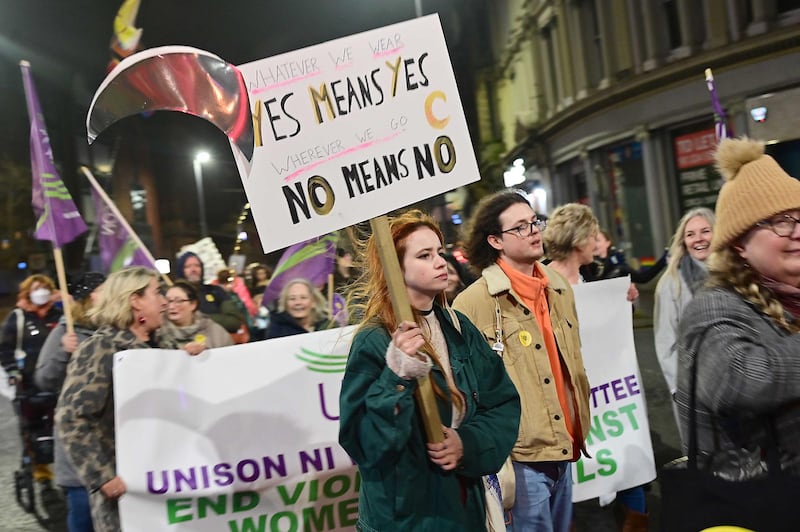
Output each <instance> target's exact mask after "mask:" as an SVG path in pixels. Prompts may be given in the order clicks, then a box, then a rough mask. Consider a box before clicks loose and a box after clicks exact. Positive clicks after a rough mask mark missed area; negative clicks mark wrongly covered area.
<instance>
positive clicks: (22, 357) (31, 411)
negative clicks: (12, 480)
mask: <svg viewBox="0 0 800 532" xmlns="http://www.w3.org/2000/svg"><path fill="white" fill-rule="evenodd" d="M58 299H59V295H58V292H57V291H56V285H55V283H54V282H53V280H52V279H50V278H49V277H47V276H46V275H40V274H36V275H31V276H30V277H28V278H27V279H25V280H24V281H22V283H21V284H20V285H19V294H18V296H17V306H16V308H15V309H14V310H13V311H11V313H10V314H9V315H8V317H7V318H6V321H5V322H4V323H3V328H2V332H1V333H0V363H2V365H3V369H4V370H5V371H6V373H7V374H8V375H9V377H8V378H9V379H10V381H11V383H12V384H14V385H15V386H16V388H17V396H18V397H20V396H22V395H23V394H24V395H25V396H32V395H34V394H36V393H38V392H39V389H38V388H37V386H36V383H35V382H34V380H33V372H34V369H35V368H36V361H37V359H38V357H39V351H41V349H42V345H43V344H44V341H45V339H46V338H47V335H48V334H49V333H50V331H51V330H52V329H53V328H54V327H55V326H56V324H57V323H58V319H59V318H60V317H61V310H60V309H59V308H57V307H55V306H54V303H55V302H56V301H57V300H58ZM17 346H19V347H20V351H19V352H17ZM28 406H29V408H25V409H23V410H21V411H20V416H21V417H22V418H23V419H22V420H21V421H24V423H26V425H27V429H28V431H29V432H31V433H33V432H35V431H38V430H43V429H42V427H43V422H42V419H44V417H43V416H46V415H49V414H50V412H51V411H52V409H53V406H54V403H53V404H49V403H47V404H40V405H38V406H36V407H34V406H33V405H28ZM52 478H53V473H52V471H51V470H50V466H49V465H48V464H34V467H33V479H34V481H36V482H38V483H42V484H45V485H46V486H47V485H49V483H50V481H51V480H52Z"/></svg>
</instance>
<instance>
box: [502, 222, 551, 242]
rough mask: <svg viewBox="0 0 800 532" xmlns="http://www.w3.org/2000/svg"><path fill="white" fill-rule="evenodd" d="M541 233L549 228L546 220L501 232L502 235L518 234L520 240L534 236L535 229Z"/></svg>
mask: <svg viewBox="0 0 800 532" xmlns="http://www.w3.org/2000/svg"><path fill="white" fill-rule="evenodd" d="M534 226H536V228H537V229H538V230H539V231H544V229H545V227H547V222H546V221H544V220H538V219H537V220H533V221H531V222H526V223H524V224H520V225H518V226H517V227H512V228H511V229H506V230H505V231H500V234H501V235H502V234H503V233H516V234H517V236H519V237H520V238H526V237H529V236H531V235H532V234H533V227H534Z"/></svg>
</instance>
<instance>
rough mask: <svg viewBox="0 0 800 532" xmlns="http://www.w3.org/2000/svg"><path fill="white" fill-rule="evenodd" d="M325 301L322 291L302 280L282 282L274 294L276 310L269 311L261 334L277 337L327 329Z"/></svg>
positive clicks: (267, 336)
mask: <svg viewBox="0 0 800 532" xmlns="http://www.w3.org/2000/svg"><path fill="white" fill-rule="evenodd" d="M327 307H328V305H327V303H326V301H325V298H324V297H323V295H322V293H321V292H320V291H319V290H317V289H316V288H314V286H313V285H312V284H311V283H310V282H308V281H307V280H306V279H293V280H291V281H289V282H288V283H286V286H284V287H283V290H281V294H280V296H279V297H278V312H276V313H275V314H272V315H271V316H272V317H271V320H270V322H269V327H267V331H266V333H265V337H266V338H267V339H269V338H279V337H282V336H292V335H294V334H302V333H307V332H313V331H318V330H320V329H325V328H327V325H328V315H327V314H328V313H327Z"/></svg>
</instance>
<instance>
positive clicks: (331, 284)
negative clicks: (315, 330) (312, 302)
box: [328, 266, 335, 320]
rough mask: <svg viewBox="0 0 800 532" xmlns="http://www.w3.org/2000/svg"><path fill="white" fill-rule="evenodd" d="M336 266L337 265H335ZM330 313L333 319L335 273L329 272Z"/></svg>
mask: <svg viewBox="0 0 800 532" xmlns="http://www.w3.org/2000/svg"><path fill="white" fill-rule="evenodd" d="M334 267H335V266H334ZM328 315H329V316H330V317H331V320H333V274H332V273H329V274H328Z"/></svg>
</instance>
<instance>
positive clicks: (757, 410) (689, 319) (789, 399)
mask: <svg viewBox="0 0 800 532" xmlns="http://www.w3.org/2000/svg"><path fill="white" fill-rule="evenodd" d="M716 159H717V166H718V168H719V171H720V173H721V174H722V175H723V177H724V178H725V180H726V182H725V184H724V185H723V187H722V189H721V191H720V194H719V198H718V199H717V210H716V214H717V223H716V225H715V227H714V236H713V238H712V241H711V249H712V254H711V257H709V259H708V271H709V281H708V285H709V287H708V288H705V289H704V290H702V291H700V292H699V293H698V294H697V295H696V296H695V298H694V299H693V300H692V302H691V303H689V305H688V306H687V308H686V312H685V314H684V316H683V318H682V320H681V322H680V326H679V346H678V353H679V359H678V396H677V402H678V409H679V412H680V416H681V421H682V429H683V431H684V434H688V432H686V431H687V429H688V414H689V411H688V410H689V409H688V402H689V393H690V385H691V384H690V383H691V374H692V366H693V364H694V362H695V359H697V370H696V371H697V385H696V390H697V404H696V410H697V437H698V442H697V443H698V449H699V450H700V451H701V452H702V453H705V454H706V455H708V456H709V457H710V458H713V459H714V462H713V465H712V464H711V462H707V463H706V466H708V467H713V468H714V469H715V470H717V471H722V470H725V469H726V466H727V469H728V470H730V472H731V473H733V474H736V473H740V472H741V471H740V469H739V467H738V465H737V464H734V463H733V461H734V459H735V458H742V456H741V455H742V453H743V452H744V451H743V450H747V451H750V452H752V453H754V455H755V456H760V455H759V454H758V452H759V449H763V448H764V444H765V437H766V431H765V421H766V420H767V416H770V417H771V419H772V420H773V422H774V426H775V428H776V429H777V435H778V442H779V445H780V448H781V451H782V452H781V461H782V465H783V467H784V469H786V470H789V471H791V472H792V473H793V474H800V461H798V457H800V356H798V353H800V334H798V332H800V227H798V222H800V181H797V180H796V179H794V178H793V177H791V176H789V175H788V174H787V173H786V172H785V171H784V170H783V169H782V168H781V167H780V166H779V165H778V163H776V162H775V160H774V159H773V158H772V157H770V156H769V155H766V154H765V153H764V144H763V143H761V142H756V141H753V140H750V139H747V138H742V139H726V140H723V141H722V142H721V143H720V145H719V147H718V149H717V153H716ZM725 451H728V452H727V453H725Z"/></svg>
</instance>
